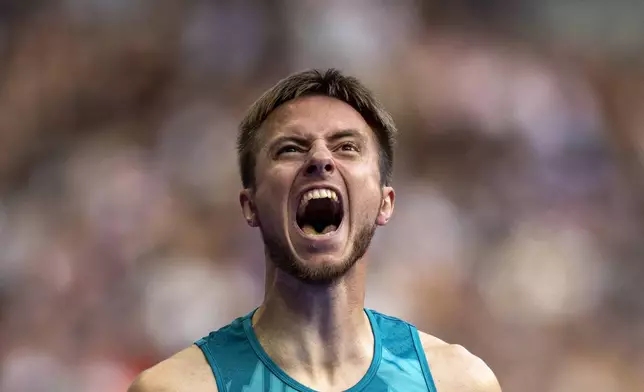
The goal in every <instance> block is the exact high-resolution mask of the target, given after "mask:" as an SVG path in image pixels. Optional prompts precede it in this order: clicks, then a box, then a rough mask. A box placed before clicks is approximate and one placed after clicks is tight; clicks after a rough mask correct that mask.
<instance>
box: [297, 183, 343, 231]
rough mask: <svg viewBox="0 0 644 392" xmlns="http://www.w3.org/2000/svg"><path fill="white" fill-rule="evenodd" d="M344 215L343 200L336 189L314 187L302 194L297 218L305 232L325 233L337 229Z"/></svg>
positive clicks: (298, 223)
mask: <svg viewBox="0 0 644 392" xmlns="http://www.w3.org/2000/svg"><path fill="white" fill-rule="evenodd" d="M343 217H344V211H343V209H342V201H341V199H340V198H339V197H338V194H337V193H336V192H335V191H333V190H331V189H312V190H310V191H308V192H306V193H304V194H303V195H302V197H301V199H300V204H299V206H298V209H297V214H296V218H295V219H296V222H297V225H298V226H299V228H300V229H301V230H302V231H303V232H304V233H305V234H308V235H323V234H329V233H333V232H334V231H336V230H337V229H338V227H340V224H341V223H342V218H343Z"/></svg>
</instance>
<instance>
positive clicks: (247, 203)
mask: <svg viewBox="0 0 644 392" xmlns="http://www.w3.org/2000/svg"><path fill="white" fill-rule="evenodd" d="M239 204H240V205H241V208H242V214H244V219H246V223H248V226H250V227H257V225H258V221H257V213H256V212H255V202H254V201H253V193H252V192H251V190H250V189H248V188H246V189H242V190H241V192H239Z"/></svg>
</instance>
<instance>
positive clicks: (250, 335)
mask: <svg viewBox="0 0 644 392" xmlns="http://www.w3.org/2000/svg"><path fill="white" fill-rule="evenodd" d="M256 311H257V308H256V309H254V310H253V311H252V312H250V313H249V314H247V315H246V316H245V317H244V319H243V320H242V325H243V326H244V332H245V334H246V338H247V339H248V341H249V342H250V345H251V347H252V348H253V350H254V351H255V354H257V356H258V357H259V359H260V360H261V361H262V362H263V363H264V365H266V367H267V368H268V369H269V370H270V371H271V372H272V373H273V374H275V375H276V376H277V377H278V378H279V379H280V380H282V381H283V382H284V383H286V384H287V385H289V386H290V387H292V388H294V389H296V390H298V391H302V392H317V391H315V390H314V389H311V388H309V387H307V386H305V385H303V384H301V383H300V382H298V381H297V380H295V379H293V378H292V377H290V376H289V375H288V374H286V372H284V371H283V370H282V369H281V368H280V367H279V366H277V364H276V363H275V362H273V360H272V359H271V358H270V357H269V355H268V354H267V353H266V351H264V348H263V347H262V345H261V344H260V343H259V340H258V339H257V335H255V330H254V328H253V323H252V320H253V315H254V314H255V312H256ZM364 311H365V313H366V314H367V318H368V319H369V324H370V325H371V332H372V333H373V342H374V344H373V359H372V360H371V364H370V365H369V369H367V372H366V373H365V374H364V376H362V378H361V379H360V381H358V382H357V383H356V384H355V385H354V386H352V387H351V388H349V389H347V390H346V391H345V392H357V391H361V390H362V389H363V388H364V387H366V386H367V385H368V384H369V382H370V381H371V379H372V378H373V377H374V376H375V375H376V373H377V372H378V367H379V366H380V361H381V359H382V341H381V336H380V330H379V329H378V323H376V321H375V319H374V315H373V313H372V312H371V310H369V309H366V308H365V309H364Z"/></svg>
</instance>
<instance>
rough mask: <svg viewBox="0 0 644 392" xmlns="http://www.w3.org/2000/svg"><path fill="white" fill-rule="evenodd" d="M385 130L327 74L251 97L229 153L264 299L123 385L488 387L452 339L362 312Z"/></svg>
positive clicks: (378, 219)
mask: <svg viewBox="0 0 644 392" xmlns="http://www.w3.org/2000/svg"><path fill="white" fill-rule="evenodd" d="M395 134H396V128H395V125H394V123H393V120H392V119H391V117H390V115H389V114H388V113H387V112H386V111H385V110H384V109H383V107H382V106H381V105H380V104H379V103H378V101H376V100H375V99H374V97H373V96H372V94H371V93H370V92H369V91H368V90H367V89H366V88H365V87H364V86H363V85H362V84H361V83H360V82H359V81H358V80H357V79H355V78H353V77H347V76H344V75H342V74H341V73H340V72H338V71H336V70H333V69H330V70H327V71H319V70H311V71H305V72H301V73H298V74H295V75H292V76H290V77H288V78H286V79H284V80H282V81H280V82H279V83H278V84H277V85H275V86H274V87H272V88H271V89H270V90H268V91H267V92H266V93H265V94H264V95H262V96H261V97H260V98H259V100H258V101H257V102H255V103H254V104H253V105H252V106H251V108H250V110H249V111H248V113H247V115H246V117H245V118H244V120H243V121H242V123H241V126H240V133H239V138H238V153H239V165H240V169H241V179H242V184H243V190H242V191H241V193H240V195H239V202H240V204H241V210H242V213H243V216H244V219H245V220H246V222H248V224H249V225H250V226H252V227H257V228H259V230H260V232H261V235H262V238H263V240H264V245H265V255H266V293H265V298H264V301H263V303H262V304H261V306H259V308H257V309H255V310H253V311H251V312H250V313H249V314H247V315H246V316H243V317H240V318H238V319H237V320H234V321H233V322H232V323H231V324H229V325H227V326H225V327H223V328H221V329H219V330H217V331H215V332H212V333H210V334H209V335H208V336H206V337H204V338H202V339H200V340H198V341H197V342H196V343H195V344H194V345H192V346H190V347H188V348H186V349H185V350H183V351H181V352H179V353H177V354H175V355H174V356H172V357H170V358H169V359H167V360H165V361H163V362H161V363H159V364H158V365H156V366H154V367H152V368H151V369H148V370H146V371H144V372H143V373H142V374H141V375H139V377H138V378H137V379H136V380H135V382H134V383H133V384H132V386H131V387H130V392H164V391H167V392H214V391H220V392H223V391H226V392H239V391H249V392H254V391H316V390H317V391H365V392H369V391H402V392H415V391H431V392H436V391H438V392H466V391H467V392H498V391H500V390H501V389H500V387H499V384H498V382H497V380H496V378H495V376H494V374H493V373H492V371H491V370H490V369H489V368H488V367H487V366H486V365H485V363H484V362H483V361H481V360H480V359H478V358H477V357H475V356H474V355H472V354H470V353H469V352H468V351H467V350H466V349H464V348H463V347H462V346H458V345H451V344H447V343H445V342H443V341H441V340H440V339H438V338H435V337H433V336H431V335H428V334H425V333H423V332H419V331H418V330H417V329H416V328H415V327H414V326H413V325H410V324H408V323H406V322H404V321H402V320H399V319H397V318H394V317H390V316H386V315H383V314H380V313H378V312H376V311H374V310H370V309H365V308H364V298H365V278H366V268H367V265H366V262H365V260H364V259H363V256H364V255H365V252H366V251H367V248H368V247H369V243H370V241H371V238H372V237H373V235H374V232H375V231H376V227H377V226H383V225H385V224H387V222H388V221H389V219H390V218H391V215H392V213H393V211H394V200H395V193H394V189H393V188H392V187H391V176H392V165H393V144H394V140H395ZM240 295H242V294H241V293H240Z"/></svg>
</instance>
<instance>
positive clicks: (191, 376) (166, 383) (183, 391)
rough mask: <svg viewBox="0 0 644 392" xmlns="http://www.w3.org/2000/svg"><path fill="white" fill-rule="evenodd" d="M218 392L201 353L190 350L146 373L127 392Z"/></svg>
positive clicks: (197, 350) (194, 348)
mask: <svg viewBox="0 0 644 392" xmlns="http://www.w3.org/2000/svg"><path fill="white" fill-rule="evenodd" d="M189 391H190V392H217V383H216V380H215V377H214V376H213V374H212V371H211V370H210V366H209V365H208V363H207V362H206V360H205V358H204V357H203V354H202V353H201V350H200V349H199V348H197V347H195V346H192V347H189V348H187V349H185V350H183V351H181V352H179V353H177V354H175V355H173V356H172V357H170V358H168V359H166V360H165V361H163V362H160V363H158V364H157V365H155V366H153V367H151V368H150V369H147V370H145V371H143V372H142V373H141V374H139V376H138V377H137V378H136V379H135V380H134V382H133V383H132V385H130V388H129V389H128V390H127V392H189Z"/></svg>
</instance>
